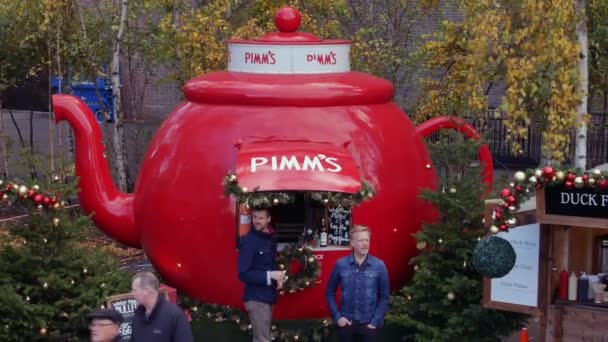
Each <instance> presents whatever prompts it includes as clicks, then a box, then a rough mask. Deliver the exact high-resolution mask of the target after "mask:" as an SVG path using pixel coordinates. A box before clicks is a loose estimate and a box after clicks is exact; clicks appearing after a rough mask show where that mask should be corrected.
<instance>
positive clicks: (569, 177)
mask: <svg viewBox="0 0 608 342" xmlns="http://www.w3.org/2000/svg"><path fill="white" fill-rule="evenodd" d="M574 178H576V175H575V174H574V173H568V175H567V176H566V181H568V182H574Z"/></svg>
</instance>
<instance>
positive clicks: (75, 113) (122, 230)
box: [53, 95, 141, 248]
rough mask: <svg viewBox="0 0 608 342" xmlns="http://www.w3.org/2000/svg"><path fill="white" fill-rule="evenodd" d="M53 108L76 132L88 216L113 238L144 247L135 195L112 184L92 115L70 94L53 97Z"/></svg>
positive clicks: (80, 185) (78, 169) (81, 194)
mask: <svg viewBox="0 0 608 342" xmlns="http://www.w3.org/2000/svg"><path fill="white" fill-rule="evenodd" d="M53 108H54V111H55V121H56V122H57V123H59V122H60V121H63V120H67V121H68V123H69V124H70V126H71V127H72V129H73V130H74V138H75V150H76V151H75V155H76V176H77V177H78V188H79V190H80V191H79V198H80V205H81V206H82V208H83V209H84V211H85V212H86V213H87V214H91V213H92V214H93V221H94V222H95V224H96V225H97V227H99V229H101V230H102V231H104V232H105V233H106V234H108V235H109V236H110V237H111V238H113V239H115V240H116V241H118V242H121V243H123V244H125V245H128V246H131V247H135V248H141V242H140V238H139V232H138V230H137V227H136V225H135V217H134V213H133V198H134V194H126V193H122V192H120V191H118V189H117V188H116V186H115V185H114V183H113V182H112V178H111V176H110V170H109V168H108V163H107V161H106V160H105V156H104V152H103V145H102V135H101V130H100V129H99V125H98V123H97V122H96V120H95V119H94V116H93V113H92V112H91V110H90V109H89V108H88V107H87V106H86V104H85V103H84V102H82V101H81V100H80V99H78V98H76V97H74V96H71V95H53Z"/></svg>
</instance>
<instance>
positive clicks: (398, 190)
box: [53, 10, 493, 319]
mask: <svg viewBox="0 0 608 342" xmlns="http://www.w3.org/2000/svg"><path fill="white" fill-rule="evenodd" d="M289 11H291V10H289ZM289 11H287V12H289ZM287 12H281V13H284V14H282V15H286V14H285V13H287ZM287 14H289V13H287ZM296 17H297V16H295V17H294V18H295V19H297V18H296ZM284 19H285V18H283V19H281V18H279V22H282V20H284ZM295 19H294V21H293V22H295V21H297V20H295ZM290 20H291V19H288V21H289V22H287V23H285V22H284V21H283V24H285V25H284V27H282V29H283V30H285V31H284V32H273V33H269V34H267V35H265V36H264V37H262V39H259V40H252V41H245V40H231V41H229V42H228V51H229V61H228V70H227V71H221V72H213V73H209V74H206V75H202V76H199V77H197V78H194V79H192V80H190V81H189V82H187V83H186V85H185V86H184V95H185V101H184V102H182V103H181V104H180V105H178V106H177V108H176V109H175V110H174V111H173V113H171V114H170V115H169V116H168V117H167V119H166V120H165V122H164V123H163V124H162V126H161V127H160V128H159V129H158V131H157V132H156V135H155V137H154V139H153V140H152V141H151V143H150V145H149V147H148V150H147V152H146V155H145V156H144V159H143V161H142V164H141V169H140V173H139V175H138V177H137V182H136V184H135V191H134V192H133V193H122V192H120V191H118V189H117V188H116V186H115V185H114V184H113V182H112V178H111V175H110V172H109V169H108V164H107V161H106V159H105V157H104V148H103V145H102V141H103V139H102V135H101V130H100V128H99V125H98V124H97V122H96V119H95V117H94V115H93V113H91V112H90V110H89V109H88V108H87V107H86V104H85V103H84V102H82V101H80V100H79V99H77V98H75V97H72V96H69V95H54V96H53V105H54V110H55V117H56V120H57V121H58V122H59V121H63V120H67V121H68V122H69V123H70V125H71V126H72V128H73V129H74V137H75V144H76V174H77V176H78V179H79V188H80V190H81V191H80V192H79V196H80V204H81V206H82V208H83V209H84V210H85V211H86V212H87V213H94V215H93V220H94V221H95V223H96V224H97V226H98V227H99V228H100V229H101V230H103V231H104V232H105V233H107V234H108V235H109V236H111V237H112V238H114V239H116V240H117V241H119V242H122V243H124V244H127V245H129V246H132V247H138V248H143V249H144V251H145V253H146V255H147V256H148V258H149V259H150V261H151V262H152V263H153V264H154V267H155V269H156V270H157V271H158V272H159V273H160V274H161V275H162V276H163V278H165V279H167V280H168V281H170V282H171V284H173V285H174V286H176V287H177V288H178V289H179V291H180V292H183V293H185V294H187V295H189V296H191V297H195V298H197V299H199V300H201V301H203V302H210V303H216V304H221V305H230V306H232V307H241V308H242V307H243V303H242V300H241V298H242V291H243V290H242V289H243V284H242V283H241V282H240V281H239V280H238V278H237V257H238V250H237V246H236V240H237V235H238V234H239V227H240V228H242V227H241V225H244V224H246V223H242V222H246V220H243V221H242V222H241V220H240V219H241V217H238V219H237V216H240V215H239V212H240V210H239V209H238V208H237V206H236V204H235V200H234V199H233V198H227V197H226V196H225V195H224V189H223V187H222V184H221V183H222V179H224V177H225V175H226V174H227V172H229V171H237V173H239V177H243V181H244V182H245V183H247V184H248V185H247V187H248V188H249V187H253V188H251V189H249V190H254V188H255V187H256V186H258V185H260V186H263V187H264V189H265V190H284V189H287V188H289V189H294V187H297V186H302V187H304V185H306V186H305V189H304V190H310V189H312V188H317V187H318V189H316V190H320V191H323V190H325V191H327V190H331V191H345V192H356V191H357V190H358V189H359V186H360V183H359V181H360V180H364V181H367V182H369V183H370V185H371V186H372V187H373V188H374V190H375V191H376V196H375V197H374V198H373V199H371V200H369V201H366V202H363V203H362V204H361V205H360V206H359V207H355V208H353V210H352V223H353V224H363V225H367V226H369V227H370V228H371V230H372V231H373V239H372V243H371V250H370V252H371V254H373V255H375V256H377V257H379V258H380V259H382V260H383V261H384V263H385V264H386V267H387V269H388V272H389V275H390V285H391V290H393V291H394V290H396V289H398V288H399V287H400V286H401V285H402V284H403V283H404V282H405V280H406V279H407V278H408V277H409V276H410V275H411V272H412V270H411V268H410V267H409V260H410V259H411V258H412V257H413V256H415V255H416V254H417V250H416V246H415V245H416V242H415V239H414V237H413V236H412V234H413V233H415V232H417V231H418V230H419V229H420V228H421V226H422V223H423V222H424V221H431V220H433V219H435V218H436V214H435V211H434V210H433V208H432V207H431V206H430V205H429V204H428V203H425V202H423V201H422V200H421V199H420V198H419V194H420V191H421V190H423V189H434V188H435V187H436V186H437V176H436V173H435V169H434V168H433V165H432V163H431V160H430V157H429V154H428V151H427V150H426V147H425V143H424V140H423V138H424V137H428V136H430V135H431V134H433V133H435V132H437V131H438V130H441V129H452V130H457V131H459V132H460V133H462V134H463V135H465V136H466V137H468V138H470V139H479V134H477V132H475V130H474V129H473V128H472V127H471V126H470V125H467V124H465V123H464V122H462V121H461V120H459V119H457V118H449V117H438V118H434V119H431V120H429V121H427V122H424V123H422V124H421V125H419V126H418V127H416V126H414V125H413V124H412V122H411V121H410V119H409V117H408V116H407V115H406V114H405V113H404V112H403V111H402V110H401V109H400V108H399V107H398V106H397V105H396V104H394V103H392V102H391V99H392V97H393V95H394V89H393V86H392V84H391V83H390V82H388V81H386V80H384V79H381V78H378V77H375V76H372V75H368V74H365V73H361V72H352V71H350V56H349V51H350V42H349V41H345V40H321V39H319V38H317V37H315V36H314V35H312V34H309V33H305V32H298V31H297V30H295V31H291V30H292V29H293V27H291V26H289V25H290V23H292V21H290ZM288 24H289V25H288ZM263 144H268V145H267V146H273V148H275V150H274V152H280V153H281V155H282V156H285V157H286V158H287V159H286V161H285V162H284V163H283V170H280V169H281V162H282V161H283V159H281V161H279V159H277V161H276V162H277V164H276V167H274V165H273V159H272V157H273V156H274V154H270V153H269V154H266V155H260V156H255V155H250V157H249V163H247V161H246V160H245V162H243V163H241V162H239V160H240V159H242V158H244V155H243V153H246V152H247V149H249V148H252V147H256V148H258V147H261V146H263ZM313 147H314V148H313ZM239 148H240V150H239ZM250 151H251V150H250ZM274 152H273V153H274ZM310 153H314V154H310ZM292 155H293V156H296V155H297V157H295V159H294V160H296V161H295V162H294V161H293V160H292V158H291V157H292ZM277 156H278V155H277ZM268 157H270V158H269V159H267V160H266V162H264V159H255V160H253V161H254V162H255V165H256V173H257V168H258V167H269V169H266V170H265V172H268V173H267V176H264V177H257V176H255V177H253V176H252V175H253V174H254V173H253V172H251V169H250V170H249V171H250V172H249V175H247V174H246V173H242V171H243V170H241V168H240V165H244V166H245V167H249V168H251V161H252V159H251V158H268ZM306 157H308V162H307V161H306ZM298 158H300V159H298ZM302 158H303V159H302ZM315 158H317V159H315ZM329 158H338V159H339V163H338V162H336V161H335V160H333V159H329ZM479 159H480V160H481V164H482V167H483V172H484V182H486V183H487V184H488V185H491V184H492V172H493V166H492V158H491V155H490V153H489V148H488V146H486V145H484V146H482V148H481V149H480V153H479ZM328 160H329V161H331V163H330V162H328ZM342 162H344V163H342ZM332 163H333V164H339V166H340V168H341V170H340V172H342V171H344V172H343V173H342V175H340V176H336V173H339V172H332V171H336V170H337V169H338V167H336V165H333V164H332ZM296 164H297V165H296ZM305 165H308V167H305ZM321 167H322V168H323V171H321ZM273 168H276V169H277V170H273ZM239 170H240V171H239ZM259 170H262V169H259ZM328 170H329V171H328ZM277 173H283V175H280V176H279V175H277ZM248 176H252V177H249V178H247V177H248ZM294 176H297V177H294ZM238 181H239V182H240V179H238ZM289 182H293V184H287V183H289ZM258 183H259V184H258ZM256 184H257V185H256ZM294 184H295V185H294ZM298 184H299V185H298ZM294 190H295V189H294ZM300 190H301V189H300ZM241 231H242V229H241ZM349 253H350V250H349V249H348V248H342V249H340V248H326V249H318V250H315V252H314V254H315V257H316V258H317V259H318V260H319V261H320V263H321V277H320V279H319V280H318V281H317V282H315V283H316V286H314V287H312V288H307V289H305V290H304V291H298V292H296V293H294V294H288V295H285V296H280V297H279V299H278V303H277V305H276V306H275V308H274V317H275V318H277V319H305V318H321V317H327V316H328V312H327V306H326V304H325V295H324V294H325V285H326V282H327V280H328V278H329V275H330V273H331V270H332V268H333V266H334V264H335V262H336V260H337V259H338V258H341V257H343V256H346V255H348V254H349ZM294 308H297V310H294Z"/></svg>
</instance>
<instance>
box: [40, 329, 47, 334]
mask: <svg viewBox="0 0 608 342" xmlns="http://www.w3.org/2000/svg"><path fill="white" fill-rule="evenodd" d="M47 332H48V331H47V330H46V328H40V335H46V333H47Z"/></svg>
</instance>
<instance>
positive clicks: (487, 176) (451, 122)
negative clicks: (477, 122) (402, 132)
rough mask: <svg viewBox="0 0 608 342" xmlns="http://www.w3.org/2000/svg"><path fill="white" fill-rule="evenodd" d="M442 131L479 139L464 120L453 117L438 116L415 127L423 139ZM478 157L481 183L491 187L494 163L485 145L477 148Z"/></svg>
mask: <svg viewBox="0 0 608 342" xmlns="http://www.w3.org/2000/svg"><path fill="white" fill-rule="evenodd" d="M442 129H453V130H456V131H458V132H460V133H462V134H463V135H464V136H465V137H467V138H468V139H473V140H479V139H480V136H479V133H477V131H476V130H475V128H473V127H472V126H471V125H469V124H467V123H466V122H465V121H464V120H462V119H460V118H457V117H454V116H438V117H435V118H432V119H429V120H427V121H425V122H423V123H421V124H420V125H418V126H416V131H417V132H418V133H419V134H420V135H422V136H423V137H425V138H426V137H428V136H429V135H431V134H433V133H435V132H437V131H439V130H442ZM478 156H479V161H480V162H481V163H482V164H483V173H482V176H483V182H484V183H485V184H486V185H487V186H489V187H491V186H492V184H493V183H494V163H493V162H492V154H491V153H490V148H489V147H488V145H487V144H483V145H482V146H481V147H480V148H479V155H478Z"/></svg>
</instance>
